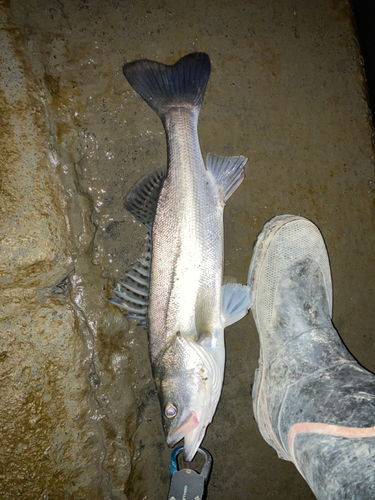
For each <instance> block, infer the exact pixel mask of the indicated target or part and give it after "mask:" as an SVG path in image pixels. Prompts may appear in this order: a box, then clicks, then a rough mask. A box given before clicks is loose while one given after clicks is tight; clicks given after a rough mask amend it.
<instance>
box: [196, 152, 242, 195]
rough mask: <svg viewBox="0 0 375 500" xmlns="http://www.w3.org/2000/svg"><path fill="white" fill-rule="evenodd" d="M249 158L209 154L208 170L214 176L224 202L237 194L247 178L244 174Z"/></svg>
mask: <svg viewBox="0 0 375 500" xmlns="http://www.w3.org/2000/svg"><path fill="white" fill-rule="evenodd" d="M246 162H247V158H245V157H244V156H217V155H214V154H212V153H208V155H207V159H206V166H207V170H208V171H209V172H211V174H212V175H213V177H214V179H215V181H216V184H217V185H218V187H219V190H220V192H221V195H222V197H223V200H224V202H226V201H227V200H228V199H229V198H230V197H231V195H232V194H233V193H234V192H235V190H236V189H237V188H238V186H239V185H240V184H241V182H242V181H243V180H244V178H245V174H244V172H243V170H244V167H245V164H246Z"/></svg>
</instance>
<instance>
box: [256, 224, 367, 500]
mask: <svg viewBox="0 0 375 500" xmlns="http://www.w3.org/2000/svg"><path fill="white" fill-rule="evenodd" d="M248 285H249V286H250V287H251V288H252V290H253V300H254V302H253V307H252V313H253V316H254V320H255V323H256V326H257V329H258V332H259V337H260V359H259V369H258V370H257V371H256V373H255V382H254V386H253V409H254V414H255V419H256V421H257V423H258V426H259V430H260V432H261V434H262V436H263V437H264V439H265V440H266V441H267V442H268V444H270V445H271V446H272V447H273V448H274V449H275V450H276V451H277V453H278V455H279V457H280V458H284V459H285V460H290V461H291V462H293V463H294V464H295V466H296V467H297V469H298V470H299V472H300V473H301V474H302V476H303V477H304V478H305V480H306V481H307V483H308V484H309V486H310V487H311V489H312V491H313V492H314V494H315V495H316V497H317V498H318V499H319V500H322V499H330V500H334V499H335V500H336V499H337V500H339V499H340V500H343V499H368V500H370V499H371V500H373V499H375V428H374V426H375V376H374V375H373V374H372V373H370V372H368V371H367V370H365V369H364V368H362V367H361V366H360V365H359V364H358V362H357V361H356V360H355V359H354V358H353V356H352V355H351V354H350V353H349V352H348V351H347V349H346V347H345V346H344V344H343V342H342V341H341V339H340V337H339V335H338V333H337V331H336V330H335V328H334V326H333V325H332V321H331V317H332V281H331V273H330V267H329V260H328V255H327V251H326V248H325V244H324V241H323V238H322V236H321V234H320V232H319V229H318V228H317V227H316V226H315V225H314V224H313V223H312V222H310V221H308V220H307V219H304V218H301V217H297V216H291V215H283V216H280V217H275V218H274V219H272V220H271V221H269V222H268V223H267V224H266V225H265V226H264V229H263V231H262V233H261V234H260V235H259V236H258V239H257V242H256V245H255V248H254V254H253V258H252V260H251V264H250V270H249V277H248Z"/></svg>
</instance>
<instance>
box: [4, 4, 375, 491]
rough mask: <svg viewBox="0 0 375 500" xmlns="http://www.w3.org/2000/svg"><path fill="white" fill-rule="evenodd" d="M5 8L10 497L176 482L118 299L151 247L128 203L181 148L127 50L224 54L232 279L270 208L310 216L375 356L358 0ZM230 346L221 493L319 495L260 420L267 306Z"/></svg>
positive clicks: (217, 61)
mask: <svg viewBox="0 0 375 500" xmlns="http://www.w3.org/2000/svg"><path fill="white" fill-rule="evenodd" d="M1 13H2V14H1V15H2V18H1V19H2V31H1V32H0V33H1V36H2V46H3V48H4V50H2V54H1V78H2V80H1V85H0V88H1V97H2V102H3V104H2V109H1V132H0V133H1V165H0V168H1V176H2V183H3V184H2V189H1V191H0V196H1V201H0V209H1V213H2V217H1V231H2V240H1V243H0V244H1V253H0V257H1V262H0V265H1V301H0V302H1V314H2V319H1V321H2V323H1V329H0V331H1V334H0V370H1V372H0V377H1V378H0V391H1V404H0V422H1V445H0V451H1V454H0V498H4V500H7V499H10V498H12V499H13V498H24V499H49V500H51V499H56V500H60V499H72V500H75V499H87V498H92V499H96V498H97V499H115V500H122V499H126V498H128V499H130V500H133V499H134V500H136V499H150V500H152V499H160V498H165V497H166V494H167V490H168V481H169V479H168V467H169V455H170V450H169V449H168V448H167V446H166V444H165V442H164V436H163V432H162V427H161V419H160V410H159V403H158V400H157V396H156V392H155V387H154V383H153V380H152V377H151V370H150V366H149V361H148V351H147V334H146V332H145V330H144V329H143V328H141V327H136V323H135V322H133V321H130V320H129V321H128V320H126V318H124V316H123V315H122V314H121V312H120V311H119V310H117V309H116V308H115V307H114V306H113V305H111V304H110V303H108V302H107V298H108V297H109V296H111V289H112V288H113V285H114V283H115V281H116V280H117V279H120V278H121V277H122V276H123V274H124V272H125V270H126V269H127V268H128V266H129V265H130V264H131V263H132V262H134V261H135V259H136V258H137V257H138V256H139V254H140V253H141V251H142V249H143V247H144V244H145V233H144V230H143V229H142V228H141V227H140V225H139V224H138V223H136V222H135V221H134V220H133V219H132V217H131V216H130V215H129V214H127V213H126V212H125V211H124V209H123V206H122V203H123V202H122V200H123V197H124V195H125V194H126V193H127V191H128V190H129V189H130V187H131V186H132V185H133V184H134V183H135V182H136V181H137V180H138V179H139V178H140V177H141V176H142V175H144V174H145V173H147V172H148V171H150V170H151V169H152V168H154V167H157V166H158V165H160V164H163V163H165V162H166V146H165V137H164V131H163V129H162V125H161V123H160V122H159V119H158V118H157V116H156V115H155V114H154V113H153V111H152V110H151V109H150V108H148V107H147V105H146V104H145V103H144V102H143V101H141V99H140V98H139V96H137V95H136V94H135V92H134V91H133V90H132V89H131V88H130V87H129V85H128V84H127V82H126V80H125V78H124V77H123V75H122V70H121V67H122V64H123V63H124V62H126V61H131V60H134V59H137V58H142V57H145V58H149V59H155V60H159V61H162V62H165V63H173V62H175V61H176V60H177V59H178V58H179V57H181V56H183V55H185V54H187V53H189V52H192V51H197V50H199V51H205V52H207V53H208V54H209V55H210V58H211V62H212V75H211V79H210V82H209V86H208V91H207V95H206V98H205V101H204V105H203V108H202V112H201V116H200V121H199V134H200V141H201V146H202V150H203V154H204V156H205V155H206V154H207V153H208V152H210V151H212V152H214V153H217V154H221V155H239V154H242V155H245V156H247V157H248V158H249V161H248V164H247V165H246V179H245V181H244V182H243V184H242V185H241V186H240V188H239V189H238V191H237V192H236V193H235V194H234V195H233V196H232V198H231V199H230V200H229V202H228V205H227V208H226V210H225V237H226V246H225V264H226V268H225V274H226V275H227V276H232V277H235V278H236V279H237V281H239V282H245V281H246V277H247V271H248V265H249V262H250V258H251V248H252V244H253V241H254V240H255V238H256V236H257V234H258V233H259V231H260V230H261V229H262V227H263V224H264V223H265V222H266V221H267V220H268V219H270V218H271V217H273V216H274V215H277V214H283V213H293V214H298V215H303V216H305V217H308V218H310V219H311V220H313V221H314V222H315V223H316V224H317V225H318V226H319V227H320V229H321V230H322V232H323V235H324V237H325V239H326V243H327V246H328V249H329V254H330V258H331V263H332V274H333V281H334V322H335V324H336V326H337V328H338V329H339V331H340V334H341V335H342V338H343V340H344V341H345V343H346V344H347V346H348V348H349V349H350V350H351V352H352V353H353V354H354V355H355V356H356V357H357V358H358V359H359V361H360V362H361V363H362V364H363V365H364V366H365V367H367V368H368V369H370V370H375V362H374V356H373V353H374V330H373V327H372V324H373V321H372V304H373V302H374V296H375V287H374V253H373V247H374V239H375V235H374V213H375V211H374V209H375V206H374V191H375V187H374V186H375V179H374V169H373V158H372V155H373V150H372V144H371V139H372V133H373V131H372V128H371V124H370V121H369V112H368V104H367V101H366V92H365V87H364V80H363V72H362V66H361V58H360V55H359V51H358V44H357V41H356V38H355V35H354V32H353V27H352V21H351V12H350V9H349V5H348V3H347V2H346V1H339V0H335V1H332V2H326V1H324V2H323V1H318V2H308V1H307V0H297V1H292V0H287V1H285V2H278V1H267V2H266V1H262V0H254V1H252V2H245V1H244V0H243V1H235V2H224V1H219V0H218V1H214V2H208V1H203V2H193V3H189V4H186V5H185V3H183V2H180V3H176V2H171V1H169V0H167V1H164V2H151V1H145V2H139V3H129V2H123V1H115V0H113V1H106V2H99V1H98V0H80V1H77V2H73V1H71V0H68V1H65V2H62V1H57V0H56V1H55V0H52V1H50V2H45V1H41V0H39V1H38V0H30V1H27V2H26V1H20V0H17V1H8V2H4V3H3V4H2V10H1ZM226 349H227V365H226V375H225V383H224V387H223V392H222V398H221V401H220V403H219V406H218V409H217V412H216V415H215V418H214V421H213V423H212V424H211V425H210V427H209V429H208V432H207V437H206V439H205V441H204V446H205V447H206V448H207V449H208V450H210V451H211V453H212V454H213V456H214V468H213V473H212V477H211V481H210V485H209V492H208V499H217V500H220V499H224V498H228V494H230V497H231V498H246V499H247V498H248V499H250V498H251V499H267V498H275V499H276V498H277V499H286V498H293V499H302V498H303V499H308V498H313V495H312V493H311V492H310V490H309V488H308V486H307V485H306V484H305V482H304V480H303V479H302V478H301V477H300V476H299V474H298V472H297V471H296V470H295V468H294V466H293V465H292V464H290V463H288V462H284V461H282V460H280V459H278V458H277V455H276V452H275V451H274V450H273V449H271V448H270V447H269V446H268V445H267V444H266V443H265V442H264V441H263V439H262V438H261V436H260V434H259V432H258V430H257V427H256V424H255V421H254V418H253V413H252V407H251V405H252V401H251V396H250V390H251V384H252V382H253V377H254V371H255V369H256V368H257V364H258V355H259V342H258V338H257V333H256V330H255V326H254V323H253V320H252V318H251V315H249V316H247V317H246V318H244V319H243V320H242V321H241V322H239V323H237V324H235V325H233V326H231V327H230V328H228V330H227V333H226Z"/></svg>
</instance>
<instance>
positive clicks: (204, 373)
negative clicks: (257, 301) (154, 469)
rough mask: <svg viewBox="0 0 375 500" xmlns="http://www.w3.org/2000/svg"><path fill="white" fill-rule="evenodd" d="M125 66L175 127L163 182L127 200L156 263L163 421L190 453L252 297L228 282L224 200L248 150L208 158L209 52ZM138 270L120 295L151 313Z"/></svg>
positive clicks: (153, 333)
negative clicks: (235, 326) (203, 112)
mask: <svg viewBox="0 0 375 500" xmlns="http://www.w3.org/2000/svg"><path fill="white" fill-rule="evenodd" d="M124 74H125V76H126V77H127V79H128V81H129V82H130V83H131V85H132V86H133V87H134V88H135V89H136V90H137V91H138V93H139V94H140V95H141V97H143V99H144V100H145V101H146V102H147V103H148V104H149V105H150V106H151V107H152V108H153V109H154V110H155V111H156V112H157V113H158V115H159V116H160V118H161V120H162V122H163V125H164V128H165V132H166V137H167V151H168V166H167V169H166V171H161V173H160V174H159V175H158V174H155V175H154V177H156V178H157V179H158V181H157V182H155V183H153V180H150V175H152V174H148V176H146V178H147V179H146V181H141V182H140V184H139V185H138V186H137V185H136V187H135V188H134V189H133V191H132V192H131V193H130V194H129V195H128V197H127V202H126V203H125V206H126V207H127V208H128V210H130V211H131V212H132V213H133V215H135V216H136V217H137V218H138V219H139V220H141V222H143V223H144V225H145V226H146V228H147V229H148V230H149V235H150V241H151V243H150V252H149V253H148V254H147V255H146V257H144V262H143V264H145V263H146V264H148V265H149V270H148V272H149V281H148V283H147V285H146V284H142V285H141V286H145V287H146V288H147V290H146V291H147V298H146V299H145V298H144V297H145V293H146V291H145V290H143V295H142V289H141V296H142V297H143V298H142V300H144V302H145V305H146V306H147V307H146V308H147V312H146V313H145V322H146V325H147V329H148V332H149V348H150V358H151V365H152V371H153V375H154V379H155V382H156V385H157V388H158V393H159V399H160V404H161V410H162V419H163V426H164V431H165V434H166V437H167V442H168V444H169V445H171V446H172V445H174V444H175V443H176V442H178V441H179V440H180V439H182V438H184V440H185V442H184V449H185V459H186V460H188V461H190V460H192V458H193V457H194V455H195V453H196V451H197V449H198V447H199V445H200V443H201V441H202V439H203V437H204V434H205V429H206V427H207V425H208V424H209V423H210V422H211V420H212V417H213V415H214V413H215V410H216V406H217V403H218V401H219V398H220V393H221V387H222V383H223V377H224V363H225V347H224V328H225V326H227V325H228V324H231V323H232V322H234V321H237V320H238V319H240V317H242V316H244V315H245V314H246V312H247V310H248V308H249V307H250V296H249V290H248V288H247V287H243V286H242V285H225V286H224V287H223V286H222V280H223V251H224V229H223V210H224V206H225V201H226V200H227V199H228V198H229V196H230V195H231V194H232V193H233V192H234V191H235V189H236V188H237V187H238V185H239V184H240V183H241V182H242V180H243V177H244V175H243V168H244V165H245V163H246V161H247V160H246V158H244V157H233V158H225V157H219V156H214V155H208V158H207V165H206V166H205V164H204V162H203V158H202V154H201V150H200V146H199V140H198V132H197V124H198V116H199V111H200V107H201V104H202V101H203V96H204V92H205V88H206V85H207V82H208V77H209V74H210V63H209V59H208V56H207V55H206V54H200V53H198V54H190V55H188V56H185V57H184V58H182V59H180V60H179V61H178V62H177V63H176V64H175V65H173V66H166V65H163V64H160V63H156V62H154V61H147V60H142V61H135V62H133V63H130V64H128V65H125V66H124ZM150 186H151V187H150ZM150 189H151V190H153V191H152V194H151V202H150V196H149V190H150ZM145 192H146V194H145ZM140 211H141V212H142V214H143V215H142V214H141V215H140ZM144 213H147V214H148V215H147V216H146V219H145V216H144ZM144 267H145V269H144V272H145V273H146V269H147V265H145V266H144ZM139 268H140V266H139V265H138V271H139ZM138 271H137V272H138ZM133 274H134V273H133ZM146 274H147V273H146ZM128 276H129V275H128ZM133 277H134V276H133ZM130 280H131V278H129V277H127V278H126V280H125V282H124V283H123V284H124V286H125V288H126V289H127V290H125V291H124V289H121V286H120V287H118V288H117V289H115V291H116V293H117V294H118V297H120V299H121V300H118V297H117V299H116V300H114V302H115V303H116V304H117V305H120V307H123V308H124V309H126V310H128V311H130V314H131V315H133V316H135V317H138V318H142V314H143V312H142V314H141V313H139V314H138V313H137V312H134V311H135V310H136V309H137V308H136V307H135V302H132V300H131V299H132V298H133V300H136V297H137V288H136V287H134V286H133V292H134V293H133V292H132V293H133V295H131V298H130V299H129V293H130V292H129V290H128V288H129V286H130V285H129V282H130ZM141 281H142V280H141ZM121 290H122V291H121ZM121 294H122V295H123V296H124V297H126V298H125V299H123V298H121ZM142 300H141V303H142ZM121 301H122V304H120V303H119V302H121ZM144 309H145V308H144ZM144 309H142V311H144Z"/></svg>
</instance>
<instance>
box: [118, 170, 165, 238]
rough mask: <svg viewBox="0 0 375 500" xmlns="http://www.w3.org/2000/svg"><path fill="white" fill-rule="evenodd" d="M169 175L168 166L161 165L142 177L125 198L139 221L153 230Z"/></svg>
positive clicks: (128, 206)
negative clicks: (159, 201) (157, 207)
mask: <svg viewBox="0 0 375 500" xmlns="http://www.w3.org/2000/svg"><path fill="white" fill-rule="evenodd" d="M166 175H167V167H166V166H163V167H159V168H157V169H155V170H153V171H151V172H149V173H148V174H146V175H145V176H144V177H142V179H140V180H139V181H138V182H137V183H136V184H135V185H134V186H133V187H132V188H131V190H130V191H129V193H128V194H127V195H126V196H125V198H124V207H125V208H126V210H127V211H128V212H130V213H131V214H132V215H133V216H134V217H135V218H136V219H137V221H138V222H140V223H141V224H143V225H144V226H145V228H146V229H147V230H148V231H151V229H152V225H153V223H154V218H155V213H156V206H157V204H158V200H159V195H160V191H161V188H162V186H163V182H164V179H165V177H166Z"/></svg>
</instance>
